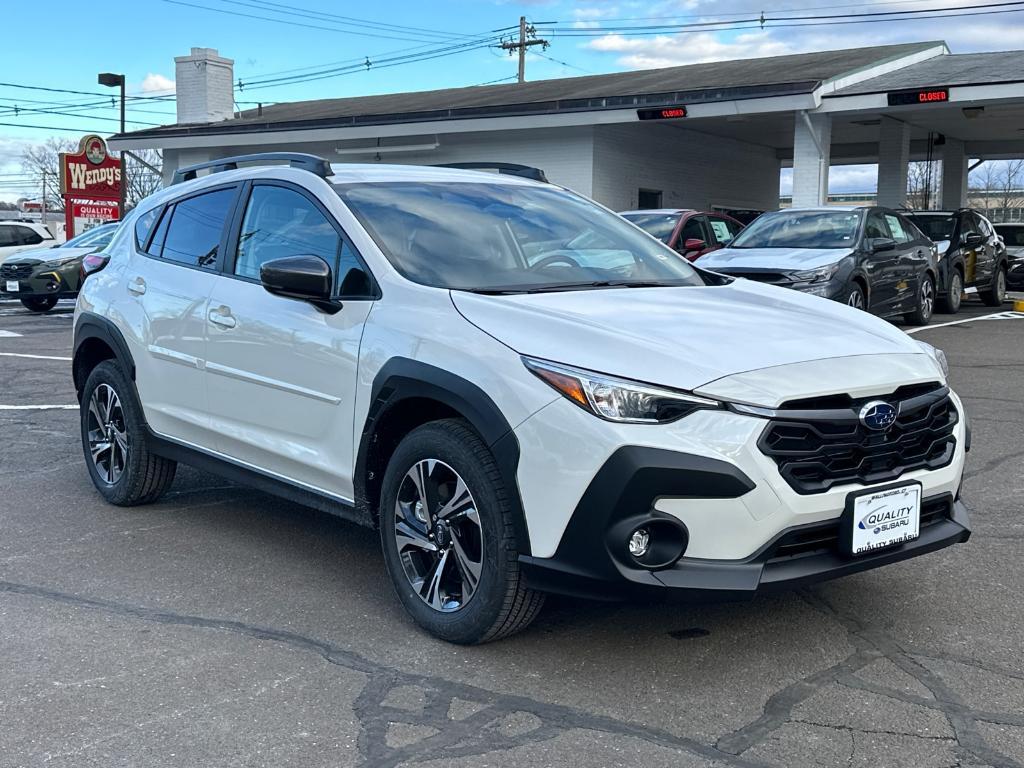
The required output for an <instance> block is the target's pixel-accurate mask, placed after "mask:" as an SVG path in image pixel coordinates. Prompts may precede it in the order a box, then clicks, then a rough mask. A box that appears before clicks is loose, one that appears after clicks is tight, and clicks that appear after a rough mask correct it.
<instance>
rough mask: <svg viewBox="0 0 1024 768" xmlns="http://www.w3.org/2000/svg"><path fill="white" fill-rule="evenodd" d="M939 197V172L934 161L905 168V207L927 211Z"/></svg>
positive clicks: (913, 164)
mask: <svg viewBox="0 0 1024 768" xmlns="http://www.w3.org/2000/svg"><path fill="white" fill-rule="evenodd" d="M938 196H939V170H938V162H937V161H935V160H932V161H924V162H919V163H910V164H909V165H908V166H907V205H908V206H910V207H911V208H915V209H920V210H927V209H928V208H931V207H932V203H933V202H934V201H936V200H937V199H938Z"/></svg>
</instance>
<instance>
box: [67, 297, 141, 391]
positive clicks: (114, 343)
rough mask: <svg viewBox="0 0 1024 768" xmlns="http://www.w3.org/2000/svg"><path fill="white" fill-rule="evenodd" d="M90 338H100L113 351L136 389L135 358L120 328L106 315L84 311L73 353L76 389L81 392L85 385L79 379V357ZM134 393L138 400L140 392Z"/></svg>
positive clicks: (78, 324)
mask: <svg viewBox="0 0 1024 768" xmlns="http://www.w3.org/2000/svg"><path fill="white" fill-rule="evenodd" d="M89 339H99V340H100V341H102V342H103V343H104V344H106V345H107V346H108V347H109V348H110V349H111V350H112V351H113V353H114V358H115V359H116V360H117V362H118V364H119V365H120V366H121V368H122V370H124V372H125V373H126V374H127V376H128V380H129V381H131V383H132V388H133V389H134V387H135V359H134V358H133V357H132V353H131V352H130V351H129V350H128V343H127V342H126V341H125V340H124V336H123V335H122V333H121V331H120V329H119V328H118V327H117V326H116V325H114V323H112V322H111V321H110V320H108V319H107V318H105V317H102V316H100V315H97V314H95V313H93V312H82V313H81V314H80V315H79V316H78V319H77V321H76V322H75V332H74V345H73V349H74V351H73V352H72V354H71V360H72V362H71V372H72V376H73V378H74V381H75V390H76V391H77V392H81V391H82V387H84V386H85V381H84V380H82V381H79V378H81V377H80V376H79V366H78V359H79V353H80V352H81V349H82V346H83V345H84V344H85V343H86V342H87V341H88V340H89ZM134 394H135V397H136V400H138V392H135V393H134Z"/></svg>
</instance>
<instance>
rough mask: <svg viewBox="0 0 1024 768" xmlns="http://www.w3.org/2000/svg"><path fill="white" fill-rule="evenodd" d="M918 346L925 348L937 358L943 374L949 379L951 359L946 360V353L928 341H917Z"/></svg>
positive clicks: (936, 360)
mask: <svg viewBox="0 0 1024 768" xmlns="http://www.w3.org/2000/svg"><path fill="white" fill-rule="evenodd" d="M917 346H919V347H920V348H921V349H923V350H924V351H925V352H927V353H928V354H929V355H931V356H932V357H933V358H934V359H935V362H937V363H938V364H939V368H941V369H942V375H943V376H944V377H946V378H947V379H948V378H949V361H948V360H946V353H945V352H943V351H942V350H941V349H938V348H936V347H933V346H932V345H931V344H929V343H928V342H927V341H919V342H917Z"/></svg>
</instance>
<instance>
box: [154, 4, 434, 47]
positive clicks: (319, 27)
mask: <svg viewBox="0 0 1024 768" xmlns="http://www.w3.org/2000/svg"><path fill="white" fill-rule="evenodd" d="M163 2H165V3H170V4H171V5H183V6H187V7H189V8H198V9H199V10H201V11H210V12H212V13H224V14H227V15H229V16H234V17H238V16H242V17H244V18H247V19H258V20H259V21H269V22H272V23H274V24H287V25H289V26H292V27H303V28H305V29H315V30H318V31H320V32H342V33H345V34H349V35H359V36H362V37H378V38H383V39H385V40H406V41H412V42H417V43H424V42H434V43H436V42H438V41H437V40H424V39H423V38H422V37H419V38H414V37H408V36H406V37H398V36H395V35H381V34H375V33H372V32H358V31H355V30H351V29H345V28H343V27H330V26H324V25H323V24H305V23H303V22H301V21H288V20H287V19H275V18H272V17H269V16H259V15H257V14H254V13H242V12H241V11H233V10H227V9H224V8H211V7H209V6H207V5H199V4H197V3H186V2H184V1H183V0H163ZM222 2H229V3H233V4H235V5H243V6H245V5H250V4H249V3H246V2H244V1H243V0H222ZM257 7H259V6H257ZM263 10H267V11H270V10H271V9H269V8H264V9H263ZM272 12H274V13H281V11H272ZM300 18H301V16H300ZM313 18H316V17H313Z"/></svg>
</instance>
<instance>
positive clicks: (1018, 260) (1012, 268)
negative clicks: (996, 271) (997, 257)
mask: <svg viewBox="0 0 1024 768" xmlns="http://www.w3.org/2000/svg"><path fill="white" fill-rule="evenodd" d="M1006 285H1007V287H1009V288H1014V289H1017V290H1020V289H1024V256H1016V257H1014V258H1012V259H1011V260H1010V264H1009V268H1008V269H1007V271H1006Z"/></svg>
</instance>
